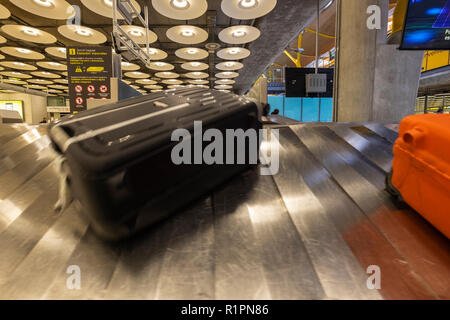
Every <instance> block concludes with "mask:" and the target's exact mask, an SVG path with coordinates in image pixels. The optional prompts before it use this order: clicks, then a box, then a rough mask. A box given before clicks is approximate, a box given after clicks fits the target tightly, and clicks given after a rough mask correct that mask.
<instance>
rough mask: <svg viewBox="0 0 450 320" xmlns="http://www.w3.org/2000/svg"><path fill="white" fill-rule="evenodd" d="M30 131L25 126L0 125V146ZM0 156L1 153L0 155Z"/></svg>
mask: <svg viewBox="0 0 450 320" xmlns="http://www.w3.org/2000/svg"><path fill="white" fill-rule="evenodd" d="M29 130H30V127H29V126H27V125H3V124H0V146H1V147H3V145H5V144H6V143H8V142H9V141H11V140H13V139H15V138H17V137H18V136H20V135H22V134H23V133H25V132H27V131H29ZM0 155H1V153H0Z"/></svg>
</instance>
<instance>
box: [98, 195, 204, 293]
mask: <svg viewBox="0 0 450 320" xmlns="http://www.w3.org/2000/svg"><path fill="white" fill-rule="evenodd" d="M207 201H209V200H207ZM202 205H203V202H200V203H198V204H197V206H196V207H195V208H198V209H200V208H202ZM172 229H173V223H172V221H171V219H167V220H164V221H162V222H161V223H159V224H157V225H156V226H155V227H154V228H151V229H149V230H145V232H143V233H142V234H141V235H139V236H137V237H135V238H134V239H132V240H131V241H128V242H126V243H125V244H124V246H123V250H122V253H121V256H120V258H119V261H118V263H117V267H116V269H115V271H114V274H113V276H112V279H111V281H110V283H109V284H108V288H107V290H106V294H105V296H104V298H105V299H155V297H156V291H157V286H158V278H159V275H160V273H161V272H162V270H161V268H162V264H163V259H164V255H165V253H166V251H167V247H168V245H169V242H170V238H169V235H170V234H172Z"/></svg>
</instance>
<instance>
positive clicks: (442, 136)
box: [387, 114, 450, 238]
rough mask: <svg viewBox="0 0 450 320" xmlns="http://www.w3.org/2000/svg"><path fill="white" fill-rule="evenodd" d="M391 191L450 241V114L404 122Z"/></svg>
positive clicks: (431, 115) (406, 119) (416, 118)
mask: <svg viewBox="0 0 450 320" xmlns="http://www.w3.org/2000/svg"><path fill="white" fill-rule="evenodd" d="M387 190H388V191H389V192H390V193H392V194H394V195H396V196H399V197H400V198H401V199H402V200H403V201H404V202H406V203H407V204H408V205H409V206H411V207H412V208H413V209H414V210H416V211H417V212H418V213H419V214H421V215H422V216H423V217H424V218H425V219H426V220H428V221H429V222H430V223H431V224H432V225H434V226H435V227H436V228H437V229H439V230H440V231H441V232H442V233H443V234H444V235H445V236H446V237H447V238H450V114H449V115H447V114H424V115H414V116H409V117H406V118H405V119H403V121H402V122H401V124H400V130H399V138H398V139H397V141H396V142H395V145H394V161H393V164H392V172H391V173H390V174H389V175H388V178H387Z"/></svg>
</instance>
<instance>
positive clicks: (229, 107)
mask: <svg viewBox="0 0 450 320" xmlns="http://www.w3.org/2000/svg"><path fill="white" fill-rule="evenodd" d="M194 121H202V126H203V132H204V131H205V130H206V129H208V128H215V129H219V130H220V131H221V132H224V131H225V130H226V129H243V130H247V129H250V128H252V129H255V130H256V132H258V130H259V129H260V128H261V123H260V120H259V112H258V106H257V104H256V103H254V102H253V101H250V100H248V99H246V98H243V97H239V96H237V95H234V94H230V93H225V92H220V91H216V90H209V89H202V88H195V89H192V88H187V89H186V88H183V89H177V90H172V91H167V92H164V93H155V94H150V95H146V96H140V97H136V98H131V99H127V100H123V101H121V102H118V103H116V104H111V105H107V106H102V107H99V108H96V109H92V110H89V111H85V112H82V113H79V114H77V115H73V116H70V117H68V118H65V119H63V120H62V121H61V122H59V123H57V124H55V125H54V126H52V127H51V129H50V133H49V135H50V138H51V140H52V142H53V145H54V147H55V149H56V150H57V151H58V152H59V153H61V155H63V157H64V159H65V161H64V163H65V164H66V165H65V166H66V169H68V170H69V174H68V176H69V179H68V181H69V183H68V184H69V187H70V190H71V193H72V194H73V198H74V199H75V200H76V201H77V202H78V204H79V205H80V207H81V210H82V211H83V213H84V214H85V215H86V216H87V217H88V218H89V220H90V222H91V225H92V227H93V229H94V230H95V231H96V232H97V233H98V234H99V235H100V236H101V237H103V238H105V239H110V240H117V239H121V238H124V237H127V236H128V235H131V234H133V233H135V232H137V231H139V230H141V229H143V228H145V227H147V226H149V225H151V224H153V223H155V222H157V221H159V220H161V219H162V218H164V217H166V216H168V215H169V214H171V213H174V212H175V211H176V210H178V209H180V208H181V207H183V206H185V205H187V204H188V203H190V202H191V201H193V200H195V199H197V198H199V197H201V196H203V195H205V194H206V193H207V192H209V191H210V190H211V189H212V188H214V187H216V186H218V185H219V184H220V183H223V182H224V181H225V180H227V179H229V178H230V177H232V176H234V175H236V174H237V173H239V172H241V171H243V170H245V169H248V168H249V167H250V166H253V165H254V163H253V162H252V163H250V161H248V160H249V157H248V154H246V155H245V157H246V161H245V164H236V162H234V163H235V164H225V165H221V164H212V165H207V164H204V162H202V164H180V165H176V164H174V163H173V161H172V158H171V152H172V149H173V147H174V146H175V145H176V144H178V143H179V142H178V141H171V135H172V132H173V131H174V130H175V129H178V128H184V129H187V130H189V132H190V133H191V137H190V139H191V142H193V143H192V158H194V145H195V141H193V140H195V137H194V136H193V131H194ZM224 136H225V134H224ZM185 138H186V137H185ZM208 143H210V142H208ZM208 143H205V142H203V146H205V145H207V144H208ZM245 143H246V146H248V144H249V143H250V142H249V140H246V142H245ZM224 145H225V141H224ZM197 147H198V146H197ZM257 147H258V150H259V140H258V146H257ZM225 149H226V148H225V147H224V150H223V152H224V153H225V152H226V150H225ZM246 150H249V148H246ZM196 151H198V149H197V150H196ZM235 151H236V150H235ZM234 157H235V158H236V152H234ZM224 158H225V154H224Z"/></svg>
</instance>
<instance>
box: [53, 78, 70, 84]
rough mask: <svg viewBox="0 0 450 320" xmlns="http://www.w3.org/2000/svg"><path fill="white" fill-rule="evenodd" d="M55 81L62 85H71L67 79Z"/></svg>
mask: <svg viewBox="0 0 450 320" xmlns="http://www.w3.org/2000/svg"><path fill="white" fill-rule="evenodd" d="M53 81H54V82H56V83H61V84H69V81H68V80H67V79H55V80H53Z"/></svg>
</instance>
